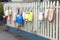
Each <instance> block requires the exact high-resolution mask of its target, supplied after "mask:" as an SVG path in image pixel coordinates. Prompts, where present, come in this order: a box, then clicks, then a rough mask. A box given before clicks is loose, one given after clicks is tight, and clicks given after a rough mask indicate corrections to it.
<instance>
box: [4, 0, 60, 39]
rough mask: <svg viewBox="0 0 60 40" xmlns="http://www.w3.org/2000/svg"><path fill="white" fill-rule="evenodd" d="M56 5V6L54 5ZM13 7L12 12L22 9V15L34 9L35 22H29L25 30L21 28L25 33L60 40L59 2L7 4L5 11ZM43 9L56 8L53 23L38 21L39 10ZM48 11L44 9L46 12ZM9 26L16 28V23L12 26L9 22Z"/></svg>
mask: <svg viewBox="0 0 60 40" xmlns="http://www.w3.org/2000/svg"><path fill="white" fill-rule="evenodd" d="M40 4H42V5H40ZM53 4H54V5H53ZM8 6H9V7H11V8H12V11H16V10H17V9H16V8H20V13H21V12H22V11H23V10H24V9H26V11H27V9H29V8H32V10H33V12H34V20H33V22H32V23H31V22H28V23H25V26H24V27H25V28H21V29H22V30H24V31H27V32H30V33H35V34H37V35H40V36H43V37H46V38H49V39H51V40H60V18H59V17H60V6H59V1H57V2H55V1H54V2H52V1H51V2H49V1H48V2H33V3H5V4H4V11H5V10H6V8H8ZM41 6H42V7H43V8H46V6H47V8H51V7H55V15H54V16H55V19H54V21H53V22H49V21H48V19H47V20H46V19H44V20H43V21H42V22H41V23H40V22H39V20H38V15H39V11H40V10H39V9H40V7H41ZM45 11H46V10H45V9H44V12H45ZM7 25H9V26H12V27H14V28H15V27H16V26H15V23H14V22H13V21H12V20H11V24H10V23H9V21H8V20H7Z"/></svg>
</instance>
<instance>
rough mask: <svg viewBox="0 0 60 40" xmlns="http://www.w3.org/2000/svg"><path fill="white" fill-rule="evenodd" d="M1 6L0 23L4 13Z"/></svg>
mask: <svg viewBox="0 0 60 40" xmlns="http://www.w3.org/2000/svg"><path fill="white" fill-rule="evenodd" d="M3 10H4V9H3V4H1V3H0V21H1V20H2V16H3V15H4V11H3Z"/></svg>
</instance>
